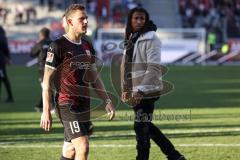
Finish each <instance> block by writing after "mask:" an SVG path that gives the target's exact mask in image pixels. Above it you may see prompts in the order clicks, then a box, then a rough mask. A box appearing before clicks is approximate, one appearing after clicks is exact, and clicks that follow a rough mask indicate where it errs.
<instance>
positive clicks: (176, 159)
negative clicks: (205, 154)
mask: <svg viewBox="0 0 240 160" xmlns="http://www.w3.org/2000/svg"><path fill="white" fill-rule="evenodd" d="M168 160H187V159H186V158H185V157H184V156H183V155H180V156H173V157H169V156H168Z"/></svg>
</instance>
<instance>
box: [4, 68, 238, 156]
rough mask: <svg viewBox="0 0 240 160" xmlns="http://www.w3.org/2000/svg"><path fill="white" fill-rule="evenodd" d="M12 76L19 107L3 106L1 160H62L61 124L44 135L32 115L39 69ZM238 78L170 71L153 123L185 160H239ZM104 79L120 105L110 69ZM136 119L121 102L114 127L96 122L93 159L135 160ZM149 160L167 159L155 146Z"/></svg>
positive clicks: (214, 71)
mask: <svg viewBox="0 0 240 160" xmlns="http://www.w3.org/2000/svg"><path fill="white" fill-rule="evenodd" d="M8 71H9V72H8V73H9V78H10V81H11V83H12V88H13V92H14V97H15V103H11V104H6V103H4V102H2V101H1V102H0V159H1V160H13V159H14V160H25V159H26V160H58V159H59V157H60V155H61V145H62V142H63V129H62V126H61V124H60V123H59V121H58V119H57V117H56V116H54V118H53V121H54V123H53V129H52V131H51V132H50V133H44V132H43V131H42V130H41V129H40V127H39V119H40V113H36V112H34V111H33V105H34V104H36V102H37V101H38V99H39V96H40V86H39V83H38V80H37V79H38V75H37V70H36V68H25V67H19V66H11V67H9V68H8ZM239 73H240V68H239V66H220V67H216V66H210V67H201V66H191V67H183V66H169V72H168V73H167V74H166V76H164V78H163V79H164V80H167V81H169V82H171V83H172V84H174V90H173V91H172V92H171V93H169V94H168V95H165V96H163V97H161V98H160V100H159V101H158V102H157V103H156V112H155V115H156V118H155V120H154V123H155V124H156V125H157V126H158V127H159V128H161V129H162V131H163V132H164V133H166V135H167V136H168V137H169V138H170V140H171V141H172V142H173V143H174V144H175V145H176V147H177V149H178V150H179V151H181V152H182V153H183V154H184V155H185V156H186V157H187V159H189V160H238V159H240V74H239ZM101 76H102V78H103V80H104V82H105V85H106V88H107V90H108V91H111V92H112V93H113V94H114V95H115V99H117V95H118V94H117V93H116V92H115V90H114V89H113V86H112V85H111V81H110V70H109V68H104V69H103V70H102V72H101ZM115 78H116V77H115ZM2 90H3V88H2ZM117 90H118V89H117ZM4 92H5V91H3V92H2V93H3V94H2V99H4V98H5V93H4ZM118 102H119V101H118ZM94 103H95V102H94ZM132 118H133V113H132V111H131V108H130V107H128V106H126V105H124V104H122V103H120V102H119V103H118V106H117V117H116V119H115V120H114V121H112V122H109V121H107V120H105V117H104V116H103V117H101V118H99V119H97V120H96V119H95V120H94V121H93V123H94V125H95V130H94V135H93V136H92V137H91V138H90V145H91V146H90V147H91V148H90V155H89V159H90V160H111V159H114V160H134V159H135V154H136V151H135V137H134V132H133V127H132V125H133V122H132V121H131V119H132ZM150 159H151V160H161V159H166V158H165V157H164V155H163V154H162V153H161V151H160V150H159V148H158V147H157V146H156V145H155V144H154V142H152V147H151V155H150Z"/></svg>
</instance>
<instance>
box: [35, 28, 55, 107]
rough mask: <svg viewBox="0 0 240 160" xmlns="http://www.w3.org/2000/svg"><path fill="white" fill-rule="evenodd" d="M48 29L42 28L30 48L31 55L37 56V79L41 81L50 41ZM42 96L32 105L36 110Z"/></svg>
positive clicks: (40, 105)
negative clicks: (35, 42)
mask: <svg viewBox="0 0 240 160" xmlns="http://www.w3.org/2000/svg"><path fill="white" fill-rule="evenodd" d="M49 35H50V30H49V29H48V28H42V29H41V30H40V33H39V41H38V42H37V44H36V45H35V46H34V47H33V48H32V50H31V57H37V58H38V71H39V81H40V83H42V80H43V74H44V65H45V60H46V57H47V50H48V47H49V45H50V43H51V42H52V41H51V40H50V38H49ZM42 106H43V104H42V98H41V99H40V101H39V103H38V104H37V105H36V106H35V107H34V109H35V110H36V111H41V110H42Z"/></svg>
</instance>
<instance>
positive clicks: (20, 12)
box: [15, 4, 25, 24]
mask: <svg viewBox="0 0 240 160" xmlns="http://www.w3.org/2000/svg"><path fill="white" fill-rule="evenodd" d="M24 13H25V8H24V6H23V5H21V4H18V5H17V7H16V17H15V18H16V19H15V24H22V23H23V15H24Z"/></svg>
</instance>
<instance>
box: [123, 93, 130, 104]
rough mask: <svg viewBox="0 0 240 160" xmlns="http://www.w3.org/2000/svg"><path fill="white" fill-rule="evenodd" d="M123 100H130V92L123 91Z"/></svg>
mask: <svg viewBox="0 0 240 160" xmlns="http://www.w3.org/2000/svg"><path fill="white" fill-rule="evenodd" d="M121 100H122V101H123V102H127V101H129V100H130V93H129V92H122V96H121Z"/></svg>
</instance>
